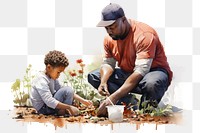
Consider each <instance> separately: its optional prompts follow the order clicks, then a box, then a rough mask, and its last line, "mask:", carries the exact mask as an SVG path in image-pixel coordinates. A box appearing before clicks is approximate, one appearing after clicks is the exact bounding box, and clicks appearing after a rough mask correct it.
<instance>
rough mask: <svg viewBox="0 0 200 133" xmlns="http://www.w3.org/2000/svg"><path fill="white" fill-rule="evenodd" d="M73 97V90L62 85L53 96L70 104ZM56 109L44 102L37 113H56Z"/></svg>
mask: <svg viewBox="0 0 200 133" xmlns="http://www.w3.org/2000/svg"><path fill="white" fill-rule="evenodd" d="M73 97H74V91H73V89H72V88H70V87H63V88H60V89H59V90H58V91H57V92H56V93H55V94H54V98H55V99H57V100H58V101H60V102H62V103H65V104H68V105H72V102H73ZM57 111H58V109H52V108H50V107H48V106H47V105H46V104H44V105H43V106H42V108H41V109H40V110H39V111H38V113H39V114H45V115H55V114H57Z"/></svg>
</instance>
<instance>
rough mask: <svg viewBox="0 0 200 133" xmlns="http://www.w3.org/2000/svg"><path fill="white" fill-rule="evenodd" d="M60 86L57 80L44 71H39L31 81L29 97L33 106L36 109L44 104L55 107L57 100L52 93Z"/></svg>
mask: <svg viewBox="0 0 200 133" xmlns="http://www.w3.org/2000/svg"><path fill="white" fill-rule="evenodd" d="M60 88H61V85H60V83H59V81H58V80H53V79H51V78H50V77H48V76H47V75H46V74H45V73H44V72H39V73H38V74H37V75H36V77H35V78H34V80H33V82H32V89H31V94H30V98H31V102H32V105H33V107H34V108H35V109H36V110H37V111H38V110H39V109H41V107H42V106H43V105H44V104H46V105H47V106H48V107H50V108H53V109H55V108H56V106H57V104H58V103H59V101H58V100H56V99H55V98H54V97H53V95H54V93H55V92H56V91H57V90H59V89H60Z"/></svg>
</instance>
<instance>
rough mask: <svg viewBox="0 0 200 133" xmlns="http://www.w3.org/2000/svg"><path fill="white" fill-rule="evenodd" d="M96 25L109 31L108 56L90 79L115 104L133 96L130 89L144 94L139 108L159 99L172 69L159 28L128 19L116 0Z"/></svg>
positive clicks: (103, 106)
mask: <svg viewBox="0 0 200 133" xmlns="http://www.w3.org/2000/svg"><path fill="white" fill-rule="evenodd" d="M97 26H98V27H105V29H106V31H107V33H108V35H107V36H106V37H105V38H104V52H105V56H104V59H103V63H102V66H101V68H100V70H95V71H93V72H91V73H89V74H88V82H89V83H90V84H91V85H93V86H94V87H95V88H97V89H98V92H99V93H100V94H101V95H106V96H107V97H108V98H109V99H110V100H111V101H112V102H113V103H114V104H117V103H120V102H121V101H127V100H128V99H130V95H129V93H130V92H131V93H137V94H141V95H142V97H141V102H140V109H141V107H142V106H141V103H142V102H143V101H145V100H151V101H157V102H160V100H161V98H162V97H163V95H164V93H165V91H166V90H167V88H168V86H169V85H170V82H171V80H172V75H173V73H172V71H171V70H170V67H169V64H168V62H167V57H166V55H165V52H164V48H163V46H162V44H161V42H160V40H159V37H158V35H157V33H156V31H155V30H154V29H153V28H151V27H150V26H148V25H146V24H144V23H141V22H137V21H135V20H132V19H127V18H126V17H125V14H124V11H123V9H122V7H121V6H119V5H118V4H114V3H111V4H109V5H107V6H106V7H105V8H104V9H103V10H102V20H101V21H100V22H99V23H98V24H97ZM116 62H117V64H118V66H116ZM108 98H107V99H106V100H105V101H103V102H102V103H101V105H100V107H99V111H98V115H99V116H101V115H106V106H107V105H110V104H111V103H110V101H109V99H108ZM129 101H130V100H129Z"/></svg>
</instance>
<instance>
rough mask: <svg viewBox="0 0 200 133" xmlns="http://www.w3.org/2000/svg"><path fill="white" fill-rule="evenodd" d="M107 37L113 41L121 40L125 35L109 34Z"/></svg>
mask: <svg viewBox="0 0 200 133" xmlns="http://www.w3.org/2000/svg"><path fill="white" fill-rule="evenodd" d="M109 36H110V37H111V38H112V39H113V40H123V39H124V38H126V35H111V34H109Z"/></svg>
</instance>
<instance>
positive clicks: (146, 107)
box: [138, 100, 173, 116]
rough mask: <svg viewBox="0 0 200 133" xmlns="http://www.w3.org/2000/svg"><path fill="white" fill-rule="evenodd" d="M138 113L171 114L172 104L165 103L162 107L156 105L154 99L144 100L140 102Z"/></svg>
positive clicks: (152, 114)
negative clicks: (140, 106)
mask: <svg viewBox="0 0 200 133" xmlns="http://www.w3.org/2000/svg"><path fill="white" fill-rule="evenodd" d="M138 113H139V114H150V115H151V116H172V115H173V111H172V106H171V105H169V104H168V105H166V106H165V107H163V108H159V107H158V106H157V102H156V101H150V100H146V101H144V102H143V103H142V109H141V110H138Z"/></svg>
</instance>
